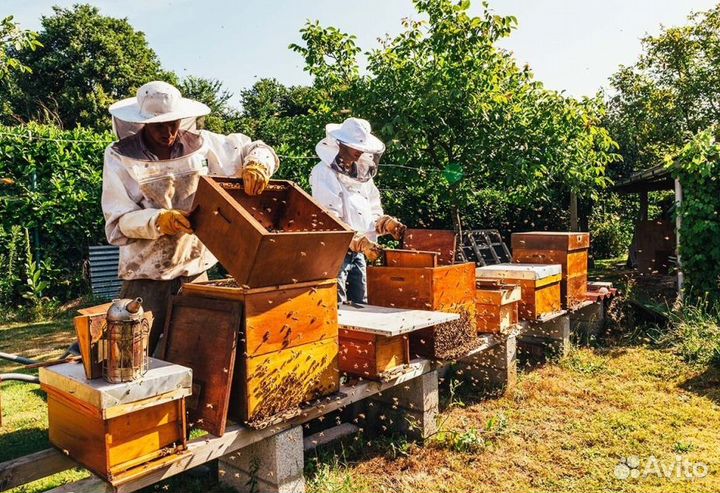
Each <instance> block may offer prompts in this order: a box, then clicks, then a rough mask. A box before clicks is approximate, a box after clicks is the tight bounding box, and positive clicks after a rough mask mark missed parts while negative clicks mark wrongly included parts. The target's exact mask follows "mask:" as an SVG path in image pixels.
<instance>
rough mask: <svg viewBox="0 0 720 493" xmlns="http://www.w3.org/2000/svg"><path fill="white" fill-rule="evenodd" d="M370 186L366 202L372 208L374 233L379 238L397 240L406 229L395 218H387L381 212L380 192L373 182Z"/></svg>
mask: <svg viewBox="0 0 720 493" xmlns="http://www.w3.org/2000/svg"><path fill="white" fill-rule="evenodd" d="M371 185H372V186H371V188H370V194H369V196H368V200H369V201H370V206H371V208H372V214H373V225H374V226H375V232H376V233H377V234H378V235H380V236H383V235H392V237H393V238H395V239H396V240H399V239H400V238H402V237H403V235H404V234H405V230H406V229H407V228H406V227H405V225H404V224H403V223H401V222H400V221H399V220H398V219H397V218H394V217H392V216H388V215H387V214H385V213H384V212H383V208H382V204H381V203H380V190H378V188H377V187H376V186H375V182H372V183H371Z"/></svg>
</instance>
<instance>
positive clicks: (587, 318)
mask: <svg viewBox="0 0 720 493" xmlns="http://www.w3.org/2000/svg"><path fill="white" fill-rule="evenodd" d="M604 325H605V303H604V302H603V300H598V301H595V302H593V301H586V302H584V303H582V304H581V305H580V306H578V308H577V309H575V310H573V311H571V312H570V330H571V332H572V335H573V339H574V341H575V342H577V343H578V344H583V345H585V344H590V343H591V342H593V341H594V340H595V339H596V338H597V335H598V333H599V332H600V329H602V327H603V326H604Z"/></svg>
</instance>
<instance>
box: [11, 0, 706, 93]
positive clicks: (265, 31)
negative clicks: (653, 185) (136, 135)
mask: <svg viewBox="0 0 720 493" xmlns="http://www.w3.org/2000/svg"><path fill="white" fill-rule="evenodd" d="M79 1H81V0H54V1H45V0H0V17H5V16H6V15H14V16H15V20H16V21H18V22H20V24H21V26H22V27H25V28H30V29H36V30H37V29H39V28H40V17H41V16H42V15H50V14H52V6H53V5H60V6H63V7H69V6H71V5H72V4H73V3H77V2H79ZM716 1H717V0H490V8H491V9H492V10H494V11H495V12H496V13H498V14H503V15H514V16H516V17H517V18H518V22H519V26H518V28H517V30H516V31H515V32H514V33H513V34H512V35H511V36H510V37H509V38H508V39H505V40H503V41H502V42H501V46H503V47H504V48H506V49H509V50H511V51H512V52H513V53H514V54H515V57H516V59H517V61H518V64H519V65H523V64H525V63H528V64H529V65H530V66H531V67H532V69H533V71H534V73H535V76H536V78H537V79H539V80H541V81H543V82H544V83H545V85H546V87H548V88H551V89H555V90H559V91H566V92H567V94H569V95H572V96H592V95H594V94H595V93H596V92H597V91H598V90H599V89H601V88H602V87H607V86H608V77H609V76H611V75H612V74H613V73H614V72H616V70H617V69H618V67H619V66H620V65H631V64H633V63H634V61H635V60H636V59H637V57H638V55H639V54H640V52H641V43H640V39H641V38H642V37H643V36H645V35H647V34H657V33H658V32H659V31H660V26H661V25H665V26H674V25H681V24H684V23H685V21H686V18H687V15H688V14H689V13H690V12H692V11H702V10H707V9H709V8H711V7H713V5H714V4H715V2H716ZM87 3H91V4H93V5H96V6H98V7H99V8H100V10H101V12H102V13H103V14H105V15H110V16H114V17H127V18H128V20H129V21H130V23H131V24H132V25H133V26H135V28H136V29H139V30H141V31H143V32H144V33H145V34H146V36H147V39H148V41H149V43H150V46H151V47H152V48H153V49H154V50H155V51H156V52H157V54H158V56H159V58H160V60H161V62H162V64H163V66H164V67H165V68H166V69H171V70H173V71H175V72H177V73H178V74H179V75H181V76H184V75H196V76H202V77H208V78H214V79H219V80H221V81H222V82H223V83H224V84H225V86H226V87H227V88H228V89H230V91H231V92H233V93H234V94H235V95H236V98H235V102H237V95H238V94H239V91H240V90H242V89H243V88H246V87H249V86H251V85H252V84H253V82H254V81H255V80H257V78H262V77H274V78H276V79H278V80H280V81H281V82H283V83H285V84H308V83H309V82H310V77H309V76H308V75H307V74H306V73H305V72H304V71H303V63H302V59H301V57H300V56H299V55H298V54H296V53H294V52H291V51H290V50H289V49H288V45H289V44H290V43H293V42H300V34H299V29H300V28H301V27H302V26H303V24H304V23H305V21H306V20H307V19H312V20H315V19H317V20H320V22H321V23H322V24H323V25H334V26H336V27H338V28H339V29H341V30H343V31H345V32H349V33H352V34H355V35H356V36H357V38H358V44H359V46H360V47H361V48H362V49H363V50H369V49H372V48H375V47H377V46H378V42H377V38H378V37H380V36H383V35H384V34H386V33H388V34H395V33H398V32H399V31H400V30H401V25H400V21H401V19H402V18H403V17H412V16H413V15H414V13H415V12H414V9H413V7H412V2H411V0H363V1H357V0H354V1H353V0H276V1H269V0H255V1H247V0H244V1H239V0H234V1H233V0H202V1H198V0H87ZM481 9H482V5H481V2H480V1H479V0H473V1H472V7H471V10H472V11H473V12H474V13H476V14H477V13H480V12H481Z"/></svg>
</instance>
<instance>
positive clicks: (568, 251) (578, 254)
mask: <svg viewBox="0 0 720 493" xmlns="http://www.w3.org/2000/svg"><path fill="white" fill-rule="evenodd" d="M589 248H590V234H589V233H566V232H548V231H531V232H528V233H513V235H512V255H513V262H516V263H525V264H560V266H561V267H562V282H561V283H560V296H561V301H562V307H563V308H572V307H574V306H576V305H578V304H580V303H582V302H583V301H585V295H586V294H587V281H588V250H589Z"/></svg>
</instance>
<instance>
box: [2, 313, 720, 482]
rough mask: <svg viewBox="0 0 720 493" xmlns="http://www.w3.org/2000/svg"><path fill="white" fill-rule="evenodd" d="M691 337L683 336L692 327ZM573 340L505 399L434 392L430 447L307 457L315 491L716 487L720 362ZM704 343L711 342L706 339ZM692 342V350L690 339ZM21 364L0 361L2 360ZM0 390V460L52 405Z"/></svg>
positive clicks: (700, 327)
mask: <svg viewBox="0 0 720 493" xmlns="http://www.w3.org/2000/svg"><path fill="white" fill-rule="evenodd" d="M703 321H707V320H706V319H705V318H703V317H700V316H687V317H685V318H684V323H685V326H684V327H683V329H682V330H683V332H682V334H684V336H683V340H685V341H686V343H687V344H688V345H691V347H690V348H689V349H693V348H694V350H695V353H694V354H698V355H707V354H710V353H708V351H707V350H706V349H707V348H706V345H704V344H705V343H708V341H709V340H710V339H713V338H714V339H717V336H718V333H717V332H716V328H717V327H716V326H711V325H708V324H706V323H705V322H703ZM688 334H689V335H688ZM73 338H74V334H73V330H72V328H71V323H70V321H69V320H61V321H57V322H45V323H36V324H13V325H7V326H0V350H1V351H6V352H15V353H20V354H22V355H23V356H27V357H32V358H36V359H41V360H47V359H52V358H55V357H57V356H59V355H60V354H61V353H62V352H63V351H64V349H65V348H66V347H67V345H68V344H69V343H70V342H72V340H73ZM616 341H619V342H617V343H616V344H618V345H615V346H612V347H607V346H606V347H597V348H592V349H590V348H584V349H574V350H572V351H571V352H570V354H569V355H567V356H566V357H565V358H563V359H561V360H559V361H554V362H552V363H550V364H547V365H545V366H543V367H540V368H538V369H536V370H533V371H528V372H522V373H521V375H520V378H519V381H518V384H517V385H516V386H515V387H514V388H513V389H511V390H509V391H508V392H507V393H506V394H505V395H504V396H502V397H500V398H496V399H490V400H483V398H481V397H480V396H479V393H478V390H477V389H476V388H475V387H473V386H472V385H471V384H469V383H467V382H465V383H462V384H460V385H459V386H458V387H453V395H452V397H449V396H448V395H447V391H446V392H445V395H444V396H443V399H442V401H443V405H444V411H443V413H442V415H441V417H440V421H441V423H442V430H441V433H438V434H437V435H436V436H435V437H433V439H432V440H430V441H429V443H427V444H426V445H425V446H419V445H416V444H413V443H409V442H407V441H405V440H403V439H401V438H399V437H393V436H383V437H379V438H376V439H368V438H365V437H361V436H357V437H351V438H348V439H346V440H343V441H341V442H340V443H336V444H334V445H332V446H330V447H326V448H321V449H319V450H317V451H314V452H311V453H310V454H309V455H308V456H307V457H306V468H305V473H306V480H307V487H308V491H310V492H312V493H326V492H327V493H329V492H339V493H343V492H345V493H350V492H376V491H388V492H389V491H392V492H401V493H402V492H408V493H411V492H413V493H414V492H416V491H440V492H455V491H474V492H499V491H511V490H512V491H514V490H519V491H532V492H535V491H537V492H540V491H543V492H545V491H549V492H556V491H557V492H565V491H617V492H642V493H654V492H661V491H667V490H668V489H672V491H678V492H691V491H714V490H719V489H720V475H719V473H720V433H718V432H717V430H718V429H720V372H719V371H718V370H717V369H716V368H714V367H713V366H711V365H710V364H709V362H711V361H712V358H705V356H703V357H702V358H701V357H700V356H698V357H696V358H694V359H692V358H687V360H685V359H683V352H682V350H683V348H682V347H681V346H678V345H672V344H659V345H656V344H654V340H653V339H651V338H645V337H637V338H634V339H632V340H629V339H622V338H619V339H616ZM710 347H711V349H710V351H711V352H712V350H713V349H712V347H713V346H712V345H711V346H710ZM698 348H699V349H698ZM17 369H18V365H15V364H12V363H0V371H2V372H8V371H16V370H17ZM0 392H2V412H3V427H2V428H0V461H4V460H8V459H10V458H13V457H19V456H22V455H25V454H27V453H31V452H34V451H38V450H42V449H44V448H46V447H48V446H49V444H48V441H47V415H46V413H47V412H46V405H45V401H44V396H43V393H42V392H40V391H39V389H38V386H37V385H29V384H20V383H14V382H6V383H3V384H2V387H1V388H0ZM678 454H679V455H682V456H683V457H686V458H688V459H689V460H692V461H701V462H703V463H705V464H707V465H708V467H709V470H710V474H709V475H708V477H706V478H704V479H701V480H695V481H689V482H686V481H676V480H673V481H672V482H670V481H669V480H667V479H659V478H648V479H644V480H634V481H633V480H624V481H623V480H618V479H616V478H615V476H614V474H613V472H614V468H615V467H616V466H617V465H618V464H619V463H620V460H621V459H623V458H627V457H630V456H637V457H640V458H647V457H649V456H654V457H656V458H657V459H658V460H660V461H662V462H666V463H667V462H669V461H672V460H673V459H674V457H675V456H676V455H678ZM86 475H87V473H86V472H85V471H83V470H81V469H76V470H70V471H66V472H63V473H61V474H57V475H54V476H51V477H49V478H45V479H43V480H41V481H37V482H35V483H32V484H30V485H26V486H25V487H22V488H18V489H15V490H12V491H13V492H14V493H20V492H23V493H30V492H33V493H34V492H40V491H44V490H46V489H49V488H52V487H55V486H58V485H61V484H64V483H67V482H72V481H75V480H78V479H80V478H82V477H84V476H86ZM145 491H146V492H148V493H150V492H155V491H170V492H173V491H177V492H182V493H185V492H187V493H201V492H206V491H208V492H213V493H230V492H231V491H232V490H231V489H228V488H223V487H220V486H217V487H214V488H208V487H207V486H206V484H205V483H203V482H200V481H198V480H195V479H191V478H188V477H187V476H185V477H176V478H172V479H171V480H169V481H167V482H163V483H161V484H159V485H155V486H154V487H151V488H147V489H146V490H145Z"/></svg>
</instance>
